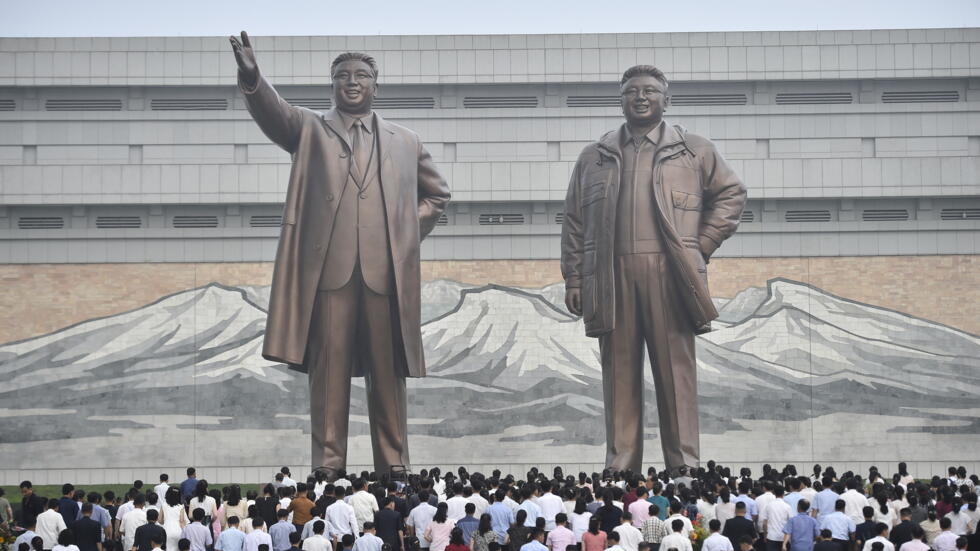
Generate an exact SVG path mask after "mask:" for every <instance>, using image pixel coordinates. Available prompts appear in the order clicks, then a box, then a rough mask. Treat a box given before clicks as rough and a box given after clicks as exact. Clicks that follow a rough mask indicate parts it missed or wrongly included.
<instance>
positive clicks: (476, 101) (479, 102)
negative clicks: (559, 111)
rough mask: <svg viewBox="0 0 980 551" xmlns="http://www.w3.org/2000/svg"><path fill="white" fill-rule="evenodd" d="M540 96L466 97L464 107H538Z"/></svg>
mask: <svg viewBox="0 0 980 551" xmlns="http://www.w3.org/2000/svg"><path fill="white" fill-rule="evenodd" d="M537 106H538V98H537V97H536V96H509V97H496V98H486V97H474V96H470V97H465V98H463V107H466V108H468V109H487V108H507V107H537Z"/></svg>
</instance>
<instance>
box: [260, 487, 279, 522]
mask: <svg viewBox="0 0 980 551" xmlns="http://www.w3.org/2000/svg"><path fill="white" fill-rule="evenodd" d="M255 507H256V508H257V509H258V510H259V516H261V517H262V520H264V521H265V525H266V526H272V525H273V524H275V523H276V522H279V519H278V518H276V513H277V512H278V511H279V498H278V497H276V487H275V486H273V485H272V484H266V485H265V487H264V488H262V497H259V498H256V499H255Z"/></svg>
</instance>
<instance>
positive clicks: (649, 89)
mask: <svg viewBox="0 0 980 551" xmlns="http://www.w3.org/2000/svg"><path fill="white" fill-rule="evenodd" d="M619 93H620V96H621V102H622V107H623V115H625V116H626V121H627V122H629V123H630V124H634V125H638V126H646V125H656V124H659V123H660V121H661V120H663V118H664V113H665V112H666V111H667V106H668V105H670V96H669V95H668V93H667V77H665V76H664V73H663V71H661V70H660V69H657V68H656V67H654V66H653V65H635V66H633V67H630V68H629V69H627V70H626V72H625V73H623V78H622V80H620V86H619Z"/></svg>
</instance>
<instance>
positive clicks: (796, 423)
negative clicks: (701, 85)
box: [0, 279, 980, 469]
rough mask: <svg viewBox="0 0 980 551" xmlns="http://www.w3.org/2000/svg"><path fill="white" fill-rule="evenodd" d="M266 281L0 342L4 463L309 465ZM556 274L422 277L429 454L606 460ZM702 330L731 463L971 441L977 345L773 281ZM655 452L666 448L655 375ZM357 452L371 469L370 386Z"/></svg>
mask: <svg viewBox="0 0 980 551" xmlns="http://www.w3.org/2000/svg"><path fill="white" fill-rule="evenodd" d="M268 295H269V289H268V287H227V286H223V285H221V284H218V283H212V284H210V285H206V286H204V287H200V288H197V289H190V290H187V291H184V292H180V293H176V294H173V295H170V296H165V297H162V298H160V299H159V300H157V301H156V302H154V303H151V304H147V305H145V306H144V307H142V308H139V309H136V310H133V311H130V312H125V313H120V314H117V315H112V316H108V317H104V318H98V319H91V320H87V321H85V322H82V323H79V324H76V325H74V326H71V327H67V328H64V329H62V330H59V331H56V332H53V333H51V334H48V335H43V336H39V337H35V338H31V339H27V340H23V341H19V342H13V343H8V344H5V345H2V346H0V380H2V381H3V383H2V384H0V457H3V458H4V463H5V464H6V465H5V468H8V469H9V468H20V469H28V468H31V469H36V468H79V467H91V468H97V467H101V466H103V465H104V462H105V458H106V457H107V456H108V457H112V458H113V459H114V460H116V461H121V462H122V463H123V464H126V465H129V466H133V467H137V466H153V465H185V464H198V465H201V464H204V465H229V466H236V465H278V464H295V465H303V464H308V461H309V436H308V434H309V433H308V426H309V420H308V409H309V405H308V397H307V382H306V376H305V375H304V374H300V373H297V372H294V371H290V370H288V369H286V368H285V367H284V366H282V365H279V364H275V363H271V362H268V361H266V360H264V359H263V358H262V357H261V355H260V350H261V344H262V337H263V332H264V328H265V317H266V312H265V309H266V306H267V303H268ZM563 296H564V290H563V287H562V286H561V285H552V286H549V287H545V288H541V289H519V288H512V287H502V286H496V285H490V286H485V287H472V286H467V285H463V284H459V283H456V282H452V281H444V280H437V281H431V282H427V283H425V284H424V287H423V300H422V304H423V321H424V325H423V328H422V331H423V339H424V345H425V354H426V363H427V366H428V376H427V377H426V378H423V379H411V380H410V381H409V399H410V405H409V409H410V411H409V413H410V416H411V423H410V432H411V434H412V454H413V458H414V460H415V462H417V463H422V464H468V463H470V464H471V463H478V464H492V463H494V461H495V460H496V461H498V462H500V463H534V462H539V461H543V462H545V463H552V464H553V463H556V462H560V461H557V460H556V459H555V458H556V457H566V456H572V457H574V458H575V460H574V462H575V463H601V461H602V458H603V443H604V429H603V413H602V412H603V409H602V392H601V372H600V367H599V359H598V346H597V343H596V341H595V340H594V339H589V338H587V337H585V336H584V331H583V328H582V325H581V322H580V321H579V320H578V319H576V318H575V317H574V316H572V315H570V314H569V313H568V312H567V311H566V310H565V308H564V306H563V303H562V300H563ZM717 302H718V304H719V305H720V311H721V318H720V319H719V320H718V321H717V322H715V327H716V329H715V330H714V331H713V332H711V333H708V334H706V335H703V336H701V337H699V338H698V350H697V354H698V369H699V395H700V398H699V402H700V411H701V428H702V450H703V455H704V456H705V457H704V459H707V458H709V457H713V458H717V459H723V460H729V461H757V460H759V459H758V458H762V459H765V460H768V461H773V462H778V461H781V460H786V461H806V460H810V459H814V458H816V459H820V458H822V457H839V458H840V459H841V460H852V461H864V460H874V459H875V458H876V457H881V458H883V459H888V460H891V458H893V457H894V458H898V457H902V458H904V459H906V460H911V461H930V460H944V459H945V458H947V457H948V456H949V454H948V453H947V451H946V450H944V446H947V445H948V446H951V447H952V446H956V449H957V454H958V455H962V456H964V457H967V456H977V455H978V453H980V442H978V437H977V435H978V434H980V406H978V404H980V338H978V337H977V336H976V335H971V334H968V333H965V332H963V331H960V330H956V329H953V328H950V327H946V326H944V325H941V324H938V323H934V322H930V321H927V320H922V319H918V318H915V317H912V316H909V315H906V314H903V313H901V312H894V311H891V310H887V309H884V308H879V307H875V306H873V305H867V304H861V303H857V302H853V301H850V300H847V299H846V298H842V297H837V296H833V295H831V294H828V293H826V292H823V291H821V290H819V289H816V288H812V287H809V286H807V285H804V284H801V283H797V282H793V281H788V280H782V279H774V280H771V281H770V282H769V284H768V286H767V287H766V288H748V289H745V290H744V291H742V292H741V293H740V294H738V295H737V296H735V297H733V298H732V299H731V300H727V301H725V300H718V301H717ZM647 380H648V381H647V385H648V386H649V387H650V388H649V390H648V392H647V397H648V398H647V400H648V402H647V411H646V414H645V416H646V426H647V427H648V435H649V442H648V448H647V453H646V457H647V462H650V463H655V462H657V461H659V457H660V451H659V442H658V441H657V419H656V410H655V407H656V405H655V401H654V392H653V389H652V378H650V377H649V376H648V378H647ZM360 381H361V380H360V379H355V385H356V388H355V393H354V397H353V400H352V408H351V415H352V421H351V424H352V428H351V434H352V437H354V442H352V446H351V453H352V457H351V463H356V464H365V463H367V462H369V458H370V451H369V449H370V448H369V446H370V443H369V440H368V438H367V437H366V434H367V426H366V421H367V412H366V411H365V403H364V400H363V399H362V396H363V390H362V389H361V388H360V387H359V386H357V385H359V384H360Z"/></svg>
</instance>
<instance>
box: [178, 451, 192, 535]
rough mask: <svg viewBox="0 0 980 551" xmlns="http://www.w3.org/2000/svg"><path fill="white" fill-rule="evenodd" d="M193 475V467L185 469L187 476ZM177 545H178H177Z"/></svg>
mask: <svg viewBox="0 0 980 551" xmlns="http://www.w3.org/2000/svg"><path fill="white" fill-rule="evenodd" d="M195 473H197V470H195V469H194V467H187V476H189V477H190V476H194V474H195ZM178 545H180V544H179V543H178Z"/></svg>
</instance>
